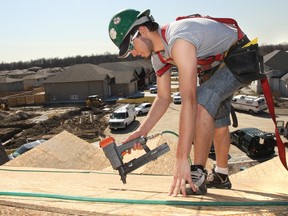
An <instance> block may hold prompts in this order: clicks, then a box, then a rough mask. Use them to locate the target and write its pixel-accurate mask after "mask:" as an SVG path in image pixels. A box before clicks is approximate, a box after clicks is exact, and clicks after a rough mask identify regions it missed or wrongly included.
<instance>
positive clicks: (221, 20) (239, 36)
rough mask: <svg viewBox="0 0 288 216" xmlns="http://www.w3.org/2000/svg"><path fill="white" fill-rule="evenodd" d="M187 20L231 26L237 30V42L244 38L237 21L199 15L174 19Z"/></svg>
mask: <svg viewBox="0 0 288 216" xmlns="http://www.w3.org/2000/svg"><path fill="white" fill-rule="evenodd" d="M187 18H207V19H212V20H215V21H217V22H220V23H224V24H228V25H232V26H233V27H235V28H236V29H237V32H238V40H241V39H242V38H243V37H244V34H243V32H242V30H241V29H240V27H239V25H238V23H237V21H236V20H234V19H232V18H214V17H210V16H201V15H198V14H196V15H189V16H179V17H177V18H176V21H178V20H182V19H187Z"/></svg>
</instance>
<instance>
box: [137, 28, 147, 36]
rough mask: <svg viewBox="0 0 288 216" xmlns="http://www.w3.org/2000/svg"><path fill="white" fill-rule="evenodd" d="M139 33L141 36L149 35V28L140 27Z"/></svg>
mask: <svg viewBox="0 0 288 216" xmlns="http://www.w3.org/2000/svg"><path fill="white" fill-rule="evenodd" d="M139 32H140V35H145V36H146V35H147V33H148V29H147V27H145V26H140V27H139Z"/></svg>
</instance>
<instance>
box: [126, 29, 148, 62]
mask: <svg viewBox="0 0 288 216" xmlns="http://www.w3.org/2000/svg"><path fill="white" fill-rule="evenodd" d="M131 44H132V45H131V50H130V53H131V54H132V55H133V57H137V56H141V57H142V58H145V59H150V57H151V54H152V52H153V44H152V41H151V40H150V39H149V38H146V37H145V36H144V35H141V34H140V33H139V31H138V33H137V32H136V35H134V37H133V38H132V40H131Z"/></svg>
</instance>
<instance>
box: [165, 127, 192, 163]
mask: <svg viewBox="0 0 288 216" xmlns="http://www.w3.org/2000/svg"><path fill="white" fill-rule="evenodd" d="M164 133H170V134H173V135H175V136H177V137H178V134H177V133H175V132H174V131H170V130H165V131H163V132H162V133H161V134H164ZM188 160H189V163H190V165H192V160H191V158H190V156H188Z"/></svg>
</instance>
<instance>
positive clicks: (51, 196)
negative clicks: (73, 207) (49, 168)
mask: <svg viewBox="0 0 288 216" xmlns="http://www.w3.org/2000/svg"><path fill="white" fill-rule="evenodd" d="M0 196H18V197H40V198H49V199H60V200H73V201H82V202H99V203H100V202H101V203H125V204H141V205H174V206H177V205H185V206H287V205H288V202H287V201H257V202H205V201H199V202H192V201H191V202H189V201H176V200H137V199H116V198H92V197H82V196H67V195H60V194H44V193H26V192H4V191H2V192H1V191H0Z"/></svg>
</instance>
